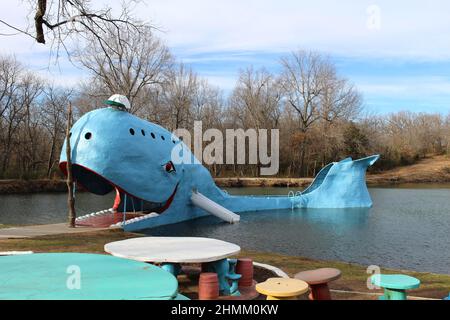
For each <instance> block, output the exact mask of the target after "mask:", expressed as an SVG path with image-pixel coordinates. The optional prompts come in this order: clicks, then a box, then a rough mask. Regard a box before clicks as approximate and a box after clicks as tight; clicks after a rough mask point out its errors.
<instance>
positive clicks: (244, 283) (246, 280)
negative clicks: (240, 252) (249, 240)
mask: <svg viewBox="0 0 450 320" xmlns="http://www.w3.org/2000/svg"><path fill="white" fill-rule="evenodd" d="M236 273H237V274H240V275H241V278H240V279H239V287H251V286H253V260H252V259H249V258H241V259H238V261H237V265H236Z"/></svg>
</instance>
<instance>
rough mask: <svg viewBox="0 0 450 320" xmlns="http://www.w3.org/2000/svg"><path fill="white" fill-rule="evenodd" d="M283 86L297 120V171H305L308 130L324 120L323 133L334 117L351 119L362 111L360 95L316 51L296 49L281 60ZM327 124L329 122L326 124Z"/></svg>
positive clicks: (335, 118)
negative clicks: (298, 151) (298, 167)
mask: <svg viewBox="0 0 450 320" xmlns="http://www.w3.org/2000/svg"><path fill="white" fill-rule="evenodd" d="M281 64H282V67H283V74H282V86H283V89H284V92H285V97H286V103H287V104H288V106H290V107H292V108H293V109H294V110H295V111H296V113H297V116H298V119H299V129H300V132H301V133H300V135H299V140H300V154H301V155H300V173H301V174H307V171H308V170H306V171H305V157H306V153H307V152H306V149H307V146H308V144H310V141H309V140H308V139H309V136H308V133H309V131H310V129H311V128H312V126H313V125H314V124H316V123H318V122H320V121H321V120H325V126H324V130H325V131H323V133H324V134H325V137H326V133H327V131H328V128H329V124H330V123H333V122H334V121H336V120H339V119H344V120H351V119H353V118H354V117H355V116H357V115H358V114H359V112H360V110H361V101H362V99H361V95H360V94H359V93H358V91H357V90H356V89H355V88H354V87H353V86H352V85H350V84H349V83H348V81H347V80H345V79H342V78H340V77H339V76H338V75H337V73H336V68H335V66H334V65H333V64H332V63H331V62H330V61H329V59H328V58H327V57H325V56H323V55H321V54H319V53H315V52H306V51H298V52H294V53H292V54H291V56H289V57H285V58H283V59H282V60H281ZM327 123H328V124H327Z"/></svg>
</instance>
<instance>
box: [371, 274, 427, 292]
mask: <svg viewBox="0 0 450 320" xmlns="http://www.w3.org/2000/svg"><path fill="white" fill-rule="evenodd" d="M371 281H372V284H374V285H376V286H378V287H381V288H387V289H397V290H409V289H416V288H418V287H419V286H420V280H419V279H416V278H413V277H410V276H405V275H401V274H376V275H373V276H372V277H371Z"/></svg>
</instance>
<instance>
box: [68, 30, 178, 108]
mask: <svg viewBox="0 0 450 320" xmlns="http://www.w3.org/2000/svg"><path fill="white" fill-rule="evenodd" d="M138 30H139V32H134V31H129V32H122V33H121V36H119V34H118V32H119V31H118V30H117V29H116V28H115V27H111V26H109V27H108V29H107V33H106V34H105V35H104V38H103V41H105V42H106V43H107V44H108V45H107V46H106V47H105V46H103V45H102V44H101V43H100V42H98V41H95V38H96V36H92V35H91V36H90V38H91V40H92V41H88V42H87V44H86V46H82V47H80V48H79V49H78V50H77V51H76V53H75V57H76V60H77V61H79V62H80V63H81V64H82V65H83V66H84V67H85V68H86V69H87V70H88V71H89V72H90V73H91V76H92V77H91V80H90V81H89V83H88V84H87V88H88V90H85V91H84V93H85V94H87V95H88V96H89V98H90V100H91V102H92V103H98V101H100V99H101V100H104V99H105V98H107V97H108V96H109V95H111V94H113V93H119V94H123V95H126V96H127V97H128V99H129V100H130V103H131V107H132V109H131V112H133V113H139V111H140V110H141V109H142V108H143V107H144V106H145V104H146V97H145V93H147V92H148V91H147V90H148V89H149V87H152V86H161V85H162V84H163V83H164V82H165V81H166V77H167V74H168V72H169V69H170V66H171V64H172V57H171V55H170V52H169V50H168V48H167V47H166V46H165V45H164V44H163V43H162V42H161V41H160V40H159V39H158V38H157V37H156V36H155V35H154V34H153V32H152V30H151V28H150V27H146V26H142V27H140V28H138Z"/></svg>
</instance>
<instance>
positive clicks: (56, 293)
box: [0, 253, 178, 300]
mask: <svg viewBox="0 0 450 320" xmlns="http://www.w3.org/2000/svg"><path fill="white" fill-rule="evenodd" d="M78 288H79V289H78ZM177 290H178V282H177V279H176V278H175V277H174V276H173V275H171V274H170V273H168V272H166V271H164V270H162V269H161V268H158V267H156V266H153V265H150V264H147V263H143V262H137V261H132V260H126V259H121V258H116V257H113V256H109V255H98V254H81V253H49V254H30V255H21V256H6V257H0V300H5V299H6V300H7V299H17V300H106V299H109V300H140V299H144V300H168V299H173V298H175V297H176V295H177Z"/></svg>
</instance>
